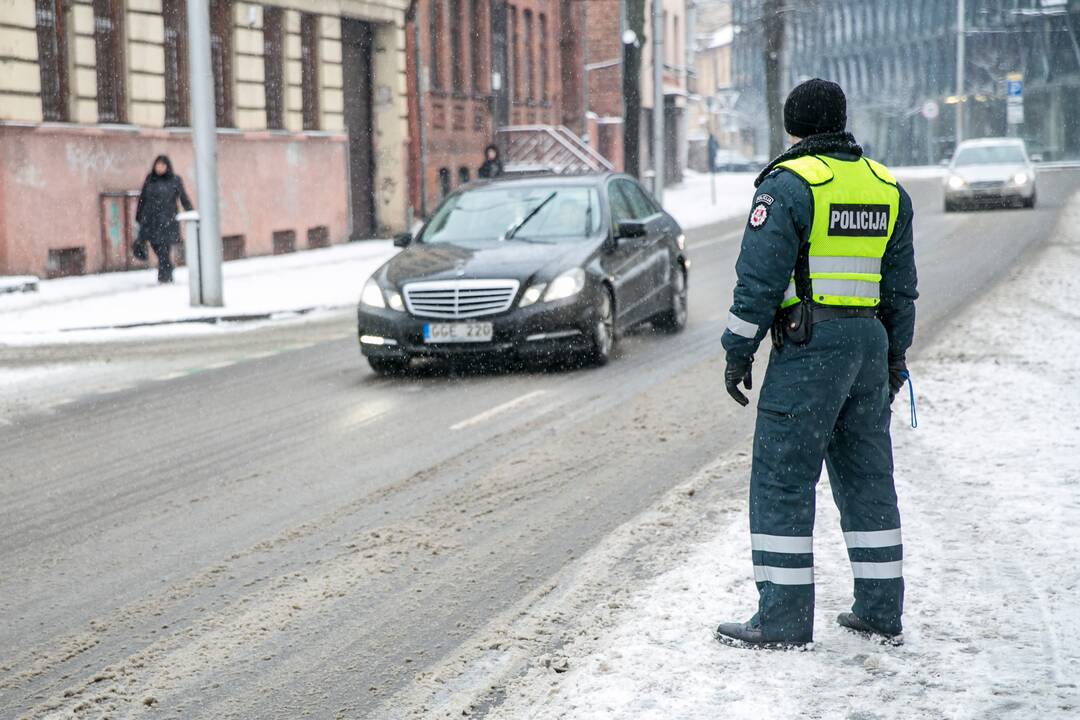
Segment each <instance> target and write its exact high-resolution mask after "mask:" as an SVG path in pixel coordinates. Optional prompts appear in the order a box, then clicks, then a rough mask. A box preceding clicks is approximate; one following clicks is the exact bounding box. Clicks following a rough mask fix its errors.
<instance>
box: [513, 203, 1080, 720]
mask: <svg viewBox="0 0 1080 720" xmlns="http://www.w3.org/2000/svg"><path fill="white" fill-rule="evenodd" d="M1075 227H1080V209H1078V207H1077V206H1076V205H1075V204H1074V206H1073V207H1072V208H1070V209H1069V210H1068V211H1067V212H1066V213H1065V216H1064V217H1063V220H1062V224H1061V228H1063V229H1064V230H1070V229H1071V228H1075ZM1064 230H1063V231H1064ZM1071 233H1072V234H1071V236H1070V237H1059V238H1058V239H1057V241H1056V242H1054V243H1052V244H1050V245H1049V246H1048V247H1047V248H1046V249H1045V251H1044V252H1043V254H1042V255H1041V256H1040V257H1039V259H1038V260H1037V261H1036V262H1035V263H1034V264H1033V265H1031V266H1029V267H1027V268H1026V269H1023V270H1021V271H1020V273H1019V274H1018V275H1016V276H1014V277H1012V278H1010V279H1009V280H1008V281H1006V282H1004V283H1003V284H1002V285H1001V286H999V287H998V288H997V289H996V290H994V291H992V292H991V293H990V294H989V295H988V296H987V297H986V298H985V299H983V300H981V301H980V302H979V303H978V304H977V305H975V306H973V307H972V308H971V310H970V311H969V312H968V313H967V314H966V315H965V316H963V317H961V318H959V319H957V320H956V321H954V323H953V325H952V326H951V327H948V328H946V329H945V331H944V332H942V333H941V334H940V335H938V340H937V341H936V342H935V344H934V345H932V346H931V347H930V348H928V349H927V350H926V351H924V352H923V353H922V354H921V355H920V357H919V359H918V361H917V362H913V363H912V373H913V376H914V378H915V382H916V391H917V395H918V401H919V403H920V405H919V409H920V423H921V424H920V427H919V429H918V430H914V431H913V430H911V428H910V427H909V426H908V424H907V423H908V419H909V417H908V402H907V399H906V397H904V398H898V399H897V401H896V405H895V410H896V414H895V416H894V423H893V436H894V439H895V448H896V464H897V472H896V477H897V484H898V492H899V495H900V502H901V513H902V515H903V523H904V544H905V547H904V550H905V558H904V571H905V573H904V574H905V577H906V582H907V603H906V613H905V618H904V620H905V628H906V630H905V641H906V642H905V644H904V645H903V646H902V647H886V646H881V645H878V644H876V643H873V642H870V641H868V640H866V639H863V638H861V637H858V636H855V635H853V634H851V633H848V632H847V631H844V630H842V629H841V628H839V627H838V626H837V625H836V624H835V620H834V618H835V616H836V614H837V613H838V612H840V611H843V610H847V609H848V608H849V606H850V603H851V597H850V592H851V584H852V581H851V575H850V570H849V565H848V561H847V557H846V552H845V550H844V545H843V540H842V536H841V532H840V528H839V521H838V516H837V512H836V509H835V506H834V505H833V502H832V499H831V496H830V493H829V489H828V479H827V476H824V477H823V479H822V483H821V485H820V486H819V489H818V523H817V524H818V527H817V530H816V534H815V547H814V552H815V559H816V564H817V571H816V580H817V613H816V628H815V639H816V643H815V645H814V647H813V649H812V650H811V651H807V652H788V653H776V652H768V651H745V650H736V649H732V648H727V647H722V646H720V645H719V644H717V643H716V642H715V641H714V640H713V639H712V637H711V633H712V630H713V628H714V627H715V624H716V623H717V622H719V621H728V620H745V619H747V618H749V616H750V615H751V613H752V612H753V609H754V607H755V605H756V597H757V596H756V592H755V590H754V585H753V582H752V576H751V572H750V569H751V563H750V546H749V537H748V530H747V524H746V518H745V506H744V507H742V508H741V509H740V510H739V511H737V512H729V513H728V514H727V516H725V525H724V526H723V527H724V529H723V530H722V531H721V532H720V533H719V534H718V535H717V536H716V537H714V538H713V539H712V540H710V541H708V542H706V543H704V544H701V545H699V546H697V547H696V548H694V549H693V550H692V551H691V553H690V555H689V556H688V558H687V560H686V561H685V562H684V563H681V564H679V565H678V566H676V567H674V568H673V569H671V570H670V571H667V572H666V573H664V574H662V575H660V576H658V577H656V578H654V579H652V580H651V581H649V582H648V583H647V585H645V586H644V587H641V588H640V589H639V590H638V591H636V592H635V593H634V594H633V595H632V597H631V599H630V601H629V603H625V604H624V607H626V608H627V609H626V610H625V611H622V612H621V614H618V615H616V619H615V620H614V621H613V622H612V623H611V624H610V626H608V627H591V628H589V627H586V628H582V629H581V631H580V633H579V634H578V638H579V639H577V640H574V641H572V642H571V643H570V644H569V645H568V646H567V647H566V648H564V652H565V654H566V655H567V656H568V657H569V670H568V671H567V672H565V673H562V674H556V673H553V672H551V671H550V670H545V669H543V668H536V669H534V670H532V671H530V673H529V674H528V675H526V676H525V677H524V678H523V679H522V680H521V681H520V682H519V683H517V684H516V685H515V686H513V687H512V689H511V691H510V693H509V699H508V700H507V701H506V703H504V704H503V705H502V706H501V707H500V708H499V709H498V711H497V712H495V713H494V714H493V716H494V717H496V718H538V719H539V718H552V719H554V718H566V717H572V718H576V719H577V720H585V719H589V718H605V719H607V718H613V719H614V718H627V719H630V718H633V719H634V720H646V719H653V718H655V719H657V720H659V719H661V718H665V719H666V718H680V719H682V720H695V719H700V720H706V719H708V720H713V719H714V718H719V717H722V718H731V719H738V718H746V719H748V720H749V719H751V718H752V719H757V718H762V717H771V718H794V717H815V718H865V719H869V718H875V719H883V718H983V717H997V718H1018V719H1019V718H1022V719H1026V718H1035V717H1038V718H1074V717H1078V716H1080V689H1078V684H1080V563H1077V561H1076V558H1077V557H1080V462H1078V460H1077V458H1080V366H1078V365H1077V363H1076V358H1077V357H1080V314H1078V312H1077V309H1076V307H1075V304H1074V303H1073V302H1072V299H1074V298H1076V297H1077V296H1078V294H1080V233H1077V232H1076V231H1071ZM1048 337H1050V338H1053V341H1054V342H1053V345H1052V346H1051V345H1049V344H1048V343H1047V342H1046V339H1047V338H1048Z"/></svg>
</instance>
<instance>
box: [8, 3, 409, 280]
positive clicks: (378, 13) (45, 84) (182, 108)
mask: <svg viewBox="0 0 1080 720" xmlns="http://www.w3.org/2000/svg"><path fill="white" fill-rule="evenodd" d="M407 3H408V0H377V1H375V0H373V1H371V2H369V1H367V0H267V2H264V3H253V2H241V1H240V0H211V2H210V14H211V41H212V46H213V52H212V59H213V62H212V66H213V68H212V69H213V75H214V86H215V100H216V115H217V124H218V127H219V130H218V141H219V150H218V153H219V160H218V170H219V182H220V203H221V230H222V234H223V235H224V236H225V251H226V257H240V256H244V255H259V254H268V253H272V252H285V251H290V250H293V249H301V248H304V247H309V246H310V247H315V246H321V245H325V244H327V243H334V242H342V241H344V240H347V239H349V238H350V237H351V238H362V237H371V236H373V235H376V234H379V235H384V234H385V233H386V232H388V231H392V230H396V229H400V228H402V227H404V225H405V221H406V212H405V211H406V201H407V192H406V191H407V188H406V186H405V177H404V173H403V172H402V167H403V166H404V164H405V160H406V157H407V152H406V147H407V143H408V136H407V126H406V123H405V115H406V104H405V63H404V59H405V52H404V51H405V47H404V22H405V9H406V7H407ZM187 66H188V58H187V20H186V3H185V2H184V0H4V2H2V3H0V274H21V273H29V274H37V275H45V276H47V275H58V274H71V273H81V272H99V271H102V270H120V269H126V268H129V267H133V266H138V263H136V262H135V261H134V260H133V259H132V258H131V256H130V247H129V245H130V237H131V235H132V231H133V228H132V225H133V217H132V212H131V209H132V206H133V204H134V198H133V197H131V196H130V193H132V192H134V191H137V190H138V189H139V187H140V186H141V184H142V180H143V178H144V177H145V176H146V173H147V172H148V171H149V168H150V164H151V162H152V160H153V158H154V156H155V155H157V154H159V153H165V154H168V155H170V156H171V157H172V158H173V161H174V166H175V168H176V170H177V172H178V173H179V174H180V175H181V177H182V178H183V179H184V181H185V183H186V184H187V187H188V190H189V194H191V195H192V197H193V198H194V197H196V188H195V186H194V185H195V173H194V161H193V153H192V142H191V131H190V128H189V127H188V124H189V115H190V108H189V105H190V102H189V93H188V89H187V86H188V68H187Z"/></svg>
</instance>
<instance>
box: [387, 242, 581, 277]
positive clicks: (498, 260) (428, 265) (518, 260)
mask: <svg viewBox="0 0 1080 720" xmlns="http://www.w3.org/2000/svg"><path fill="white" fill-rule="evenodd" d="M594 249H595V243H593V242H591V241H580V240H578V241H573V242H566V243H561V244H540V243H531V242H526V241H524V240H506V241H501V242H490V241H487V242H483V243H475V244H473V243H466V242H461V243H432V244H424V243H414V244H413V245H411V246H410V247H408V248H406V249H405V250H404V251H403V252H401V253H399V254H398V255H397V256H395V257H394V258H393V259H392V260H390V262H388V263H387V264H386V266H385V269H384V279H385V280H386V282H387V283H389V284H391V285H394V286H396V287H401V286H402V285H404V284H405V283H407V282H414V281H417V280H455V279H458V278H506V279H512V280H518V281H520V282H521V283H522V284H524V283H526V282H528V281H529V280H530V279H532V278H533V277H534V276H536V275H545V276H546V275H547V274H551V275H554V274H557V273H559V272H562V271H563V270H567V269H569V268H571V267H578V266H580V265H582V264H583V263H584V262H585V261H586V259H587V258H588V256H589V254H590V253H591V252H592V251H593V250H594Z"/></svg>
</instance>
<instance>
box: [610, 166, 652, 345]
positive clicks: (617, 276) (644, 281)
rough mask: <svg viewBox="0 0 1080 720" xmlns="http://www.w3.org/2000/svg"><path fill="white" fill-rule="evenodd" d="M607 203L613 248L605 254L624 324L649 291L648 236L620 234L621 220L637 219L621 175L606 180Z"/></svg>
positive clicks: (617, 314) (629, 319) (636, 311)
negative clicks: (643, 259) (643, 257)
mask: <svg viewBox="0 0 1080 720" xmlns="http://www.w3.org/2000/svg"><path fill="white" fill-rule="evenodd" d="M607 196H608V205H609V207H610V210H611V238H612V245H611V250H610V252H609V253H608V254H607V257H606V258H605V260H606V262H605V265H606V266H607V267H606V270H607V271H608V273H609V274H610V276H611V278H612V282H613V284H614V286H615V313H616V319H617V320H618V323H619V324H620V325H621V326H625V325H627V324H630V323H632V322H633V319H634V317H635V316H636V314H637V313H639V312H640V305H641V299H642V297H643V296H644V295H645V294H647V291H646V288H647V286H648V284H649V280H648V278H647V277H645V268H644V267H643V265H642V263H641V255H642V250H643V248H644V247H645V244H646V243H645V238H624V237H619V223H621V222H623V221H624V220H634V219H635V218H634V209H633V206H632V205H631V203H630V199H629V198H628V197H627V195H626V192H625V191H624V189H623V188H622V187H621V182H620V180H619V179H614V180H611V181H609V182H608V184H607Z"/></svg>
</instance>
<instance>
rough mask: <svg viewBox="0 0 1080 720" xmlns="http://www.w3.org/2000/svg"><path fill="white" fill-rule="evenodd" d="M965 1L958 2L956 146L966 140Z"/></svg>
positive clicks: (957, 0) (958, 0)
mask: <svg viewBox="0 0 1080 720" xmlns="http://www.w3.org/2000/svg"><path fill="white" fill-rule="evenodd" d="M965 23H966V18H965V12H964V0H956V144H957V145H959V144H960V141H961V140H963V139H964V103H965V102H966V100H965V98H964V85H965V83H964V50H965V48H964V41H965V39H966V36H967V28H966V27H965Z"/></svg>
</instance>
